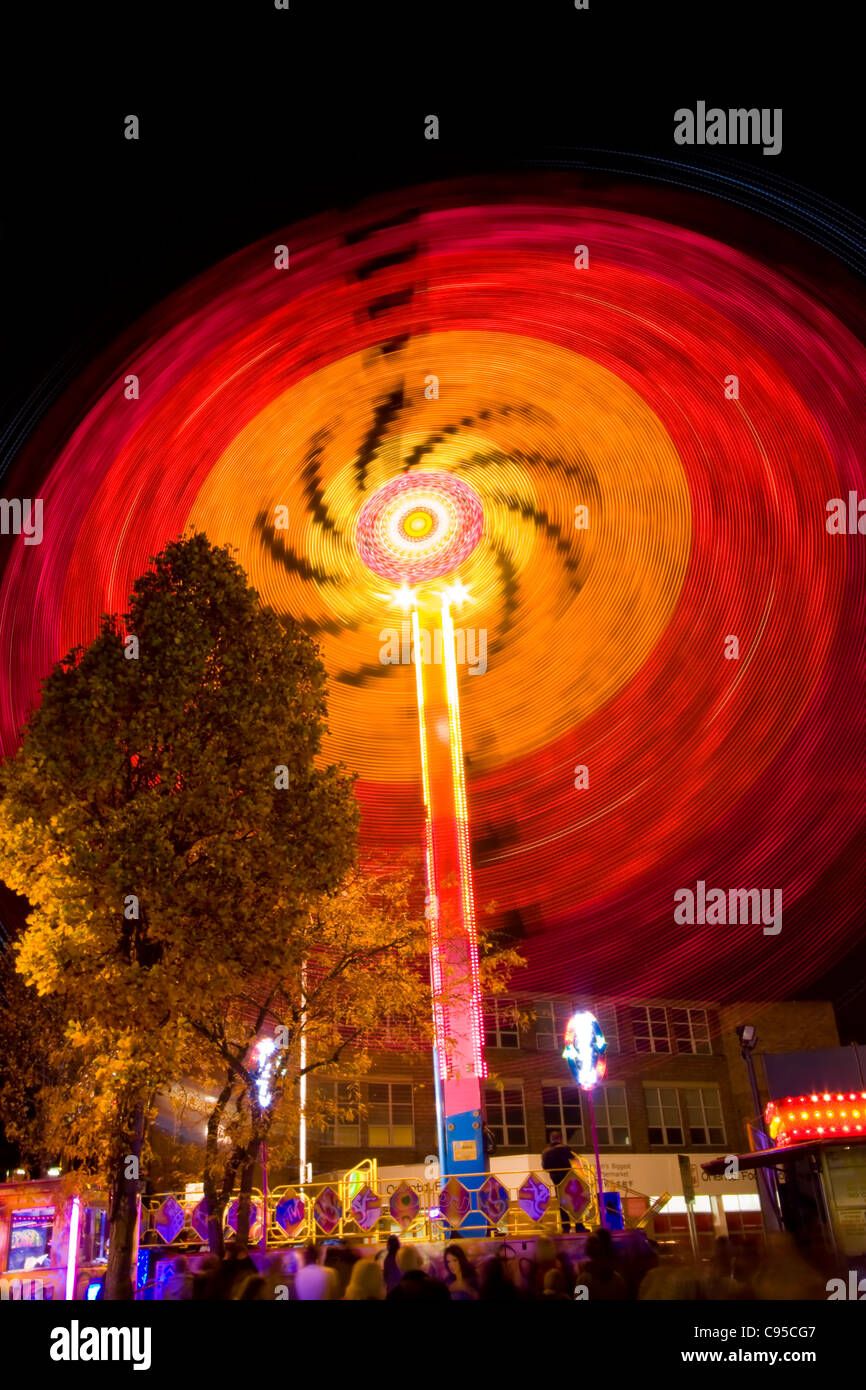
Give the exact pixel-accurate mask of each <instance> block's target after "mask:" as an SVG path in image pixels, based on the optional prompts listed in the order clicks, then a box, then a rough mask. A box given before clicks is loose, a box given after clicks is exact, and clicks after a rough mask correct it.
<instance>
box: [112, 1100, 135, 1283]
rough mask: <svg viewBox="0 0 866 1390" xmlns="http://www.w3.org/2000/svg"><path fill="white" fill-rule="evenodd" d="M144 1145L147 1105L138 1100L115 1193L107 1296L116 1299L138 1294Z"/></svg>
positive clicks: (119, 1166)
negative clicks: (132, 1173)
mask: <svg viewBox="0 0 866 1390" xmlns="http://www.w3.org/2000/svg"><path fill="white" fill-rule="evenodd" d="M143 1145H144V1105H143V1103H142V1102H141V1101H138V1102H137V1103H136V1106H135V1110H134V1112H133V1124H132V1142H131V1144H130V1148H129V1153H127V1154H122V1155H121V1156H120V1160H119V1162H118V1165H117V1173H116V1175H115V1182H114V1187H113V1190H112V1194H111V1207H110V1212H109V1233H108V1267H107V1269H106V1271H105V1297H106V1299H109V1300H111V1301H113V1302H114V1301H117V1302H123V1301H127V1302H128V1301H129V1300H130V1299H133V1298H134V1297H135V1280H134V1277H133V1269H132V1257H133V1251H134V1250H135V1237H136V1226H137V1222H138V1194H139V1174H140V1171H141V1169H140V1165H141V1151H142V1148H143ZM130 1158H135V1159H136V1163H135V1164H134V1165H131V1164H130V1163H129V1159H130ZM131 1167H134V1169H135V1173H136V1176H135V1177H128V1176H127V1171H128V1170H129V1169H130V1168H131Z"/></svg>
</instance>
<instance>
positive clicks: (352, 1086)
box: [329, 1081, 361, 1149]
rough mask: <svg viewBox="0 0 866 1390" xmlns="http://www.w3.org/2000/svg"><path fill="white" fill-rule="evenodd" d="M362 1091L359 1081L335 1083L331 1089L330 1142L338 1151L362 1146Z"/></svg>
mask: <svg viewBox="0 0 866 1390" xmlns="http://www.w3.org/2000/svg"><path fill="white" fill-rule="evenodd" d="M360 1094H361V1093H360V1089H359V1086H358V1082H357V1081H334V1082H332V1083H331V1085H330V1087H329V1099H330V1101H331V1106H332V1110H331V1137H330V1142H331V1143H332V1144H333V1145H334V1147H335V1148H337V1149H358V1148H360V1146H361V1115H360V1109H359V1106H360Z"/></svg>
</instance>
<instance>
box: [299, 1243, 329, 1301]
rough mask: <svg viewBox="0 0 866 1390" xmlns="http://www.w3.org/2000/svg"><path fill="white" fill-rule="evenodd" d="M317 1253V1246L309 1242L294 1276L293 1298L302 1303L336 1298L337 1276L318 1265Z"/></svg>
mask: <svg viewBox="0 0 866 1390" xmlns="http://www.w3.org/2000/svg"><path fill="white" fill-rule="evenodd" d="M319 1253H320V1252H319V1247H318V1245H315V1244H313V1243H312V1242H311V1243H310V1244H309V1245H308V1246H306V1247H305V1249H304V1254H303V1264H302V1266H301V1268H300V1269H299V1270H298V1272H297V1274H296V1275H295V1297H296V1298H298V1299H300V1300H301V1302H302V1303H320V1302H322V1301H324V1300H327V1299H333V1298H336V1296H337V1276H336V1274H335V1272H334V1270H333V1269H329V1268H328V1267H327V1266H325V1265H322V1264H320V1263H319Z"/></svg>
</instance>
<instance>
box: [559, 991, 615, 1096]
mask: <svg viewBox="0 0 866 1390" xmlns="http://www.w3.org/2000/svg"><path fill="white" fill-rule="evenodd" d="M606 1052H607V1041H606V1039H605V1036H604V1033H603V1032H602V1031H601V1024H600V1023H599V1021H598V1019H597V1018H596V1016H595V1014H591V1013H589V1011H588V1010H584V1011H583V1012H582V1013H576V1014H572V1016H571V1018H570V1019H569V1020H568V1024H567V1026H566V1029H565V1047H564V1048H563V1051H562V1055H563V1057H564V1058H565V1060H566V1061H567V1062H568V1065H569V1068H570V1070H571V1074H572V1076H573V1077H574V1079H575V1081H576V1082H577V1084H578V1086H580V1087H582V1088H583V1090H584V1091H591V1090H592V1088H593V1086H595V1085H596V1084H597V1083H598V1082H599V1081H601V1080H602V1079H603V1078H604V1076H605V1074H606V1073H607V1057H606V1055H605V1054H606Z"/></svg>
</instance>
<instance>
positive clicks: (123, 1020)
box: [0, 534, 358, 1297]
mask: <svg viewBox="0 0 866 1390" xmlns="http://www.w3.org/2000/svg"><path fill="white" fill-rule="evenodd" d="M324 718H325V673H324V668H323V667H322V664H321V662H320V661H319V658H318V653H317V649H316V647H315V644H314V643H313V642H312V640H311V639H310V638H309V636H308V635H307V634H306V633H304V632H303V630H302V629H301V628H300V627H299V626H298V625H297V624H295V623H294V622H292V621H291V620H289V619H285V618H278V617H277V616H276V614H274V613H273V612H272V611H270V610H269V609H266V608H262V607H261V606H260V605H259V603H258V598H257V595H256V593H255V591H254V590H253V589H251V588H250V587H249V586H248V584H247V581H246V577H245V575H244V573H243V571H242V570H241V568H240V567H239V566H238V565H237V564H236V562H235V561H234V560H233V559H232V557H231V555H230V553H229V552H228V550H227V549H221V548H218V547H215V546H212V545H211V544H210V543H209V541H208V540H207V538H206V537H205V536H203V535H201V534H195V535H191V536H189V537H187V538H186V539H183V540H178V541H175V542H172V543H171V544H170V545H168V546H167V547H166V549H165V550H164V551H163V552H162V553H161V554H160V555H158V556H157V557H156V558H155V559H154V560H153V561H152V565H151V568H150V569H149V570H148V571H147V573H145V574H144V575H143V576H142V577H141V578H140V579H138V580H137V581H136V583H135V586H134V591H133V595H132V597H131V600H130V607H129V612H128V613H127V614H125V615H124V616H123V617H122V618H119V617H117V616H111V615H106V616H104V617H103V619H102V621H101V625H100V631H99V634H98V636H97V637H96V638H95V639H94V640H93V641H92V642H91V643H90V645H89V646H87V647H77V648H75V649H74V650H73V651H71V652H70V653H69V654H68V655H67V656H66V657H65V658H64V659H63V660H62V661H60V662H59V663H58V664H57V665H56V666H55V667H54V669H53V671H52V672H51V674H50V675H49V676H48V678H47V679H46V681H45V682H44V683H43V687H42V696H41V703H40V705H39V707H38V708H37V709H36V710H35V711H33V712H32V713H31V715H30V716H29V718H28V721H27V725H26V728H25V731H24V737H23V742H22V746H21V748H20V749H19V750H18V752H17V753H16V754H15V755H14V756H13V757H12V758H10V759H8V760H7V761H6V762H5V763H4V765H3V767H2V769H0V875H2V877H3V878H4V879H5V881H6V882H7V883H8V884H9V885H10V886H11V887H13V888H14V889H16V891H18V892H20V893H23V894H25V895H26V897H27V898H28V899H29V901H30V903H31V906H32V911H31V913H30V915H29V917H28V921H27V926H26V928H25V931H24V933H23V935H22V938H21V940H20V942H19V943H17V946H16V954H17V968H18V970H19V971H20V972H21V974H22V976H23V977H24V979H25V981H26V982H27V983H28V984H30V985H32V986H34V987H35V988H36V990H37V991H38V992H39V994H40V995H49V996H53V997H55V998H56V1000H57V1002H58V1005H59V1006H60V1008H61V1011H62V1013H63V1017H64V1019H65V1032H64V1037H65V1039H66V1043H67V1044H68V1045H69V1046H71V1047H76V1048H78V1049H79V1051H80V1055H81V1056H82V1057H86V1058H87V1060H88V1065H87V1067H85V1068H84V1070H83V1071H82V1074H81V1077H80V1079H79V1082H78V1084H77V1085H76V1086H75V1087H74V1090H75V1092H76V1095H75V1096H74V1097H72V1098H71V1099H72V1100H75V1101H77V1102H80V1109H81V1111H82V1113H87V1112H88V1111H89V1114H90V1116H91V1118H92V1120H93V1122H94V1123H95V1124H97V1126H98V1129H97V1131H96V1132H95V1133H94V1135H93V1136H92V1144H93V1148H94V1150H95V1151H96V1152H97V1161H98V1164H99V1165H100V1167H101V1168H102V1169H103V1171H104V1175H105V1178H106V1180H107V1182H108V1184H109V1187H110V1191H111V1209H110V1219H111V1237H110V1247H109V1270H108V1277H107V1296H108V1297H131V1296H132V1273H131V1251H132V1239H133V1223H134V1220H135V1215H136V1198H137V1193H138V1173H139V1170H140V1164H141V1159H142V1153H143V1150H144V1143H145V1131H146V1126H147V1121H148V1118H149V1115H150V1113H151V1112H152V1107H153V1102H154V1097H155V1094H156V1091H157V1089H158V1088H159V1087H160V1086H162V1085H164V1084H165V1083H166V1082H167V1081H168V1080H170V1079H171V1078H172V1077H173V1076H175V1075H178V1074H180V1073H181V1072H182V1070H183V1067H184V1063H185V1059H186V1058H187V1057H188V1056H189V1055H190V1054H191V1053H192V1052H193V1051H194V1049H193V1044H192V1038H193V1036H194V1035H195V1036H197V1037H201V1036H202V1035H201V1034H200V1033H195V1030H194V1027H193V1024H192V1023H191V1021H190V1018H191V1015H192V1016H194V1017H195V1018H198V1017H199V1015H200V1014H201V1013H202V1011H204V1012H205V1013H214V1012H215V1013H217V1014H219V1013H220V1012H227V1011H228V1009H229V1006H230V1001H231V1000H232V998H233V995H234V994H235V992H236V991H237V988H238V982H239V981H249V980H252V979H255V978H257V977H259V976H263V977H264V978H273V977H275V976H276V977H280V976H281V975H282V973H283V971H284V965H285V947H284V942H285V940H286V939H287V938H291V937H292V935H293V933H295V932H297V931H298V929H299V926H300V928H301V930H303V924H304V923H305V922H306V921H307V920H308V918H309V913H310V910H311V907H312V904H313V903H314V902H315V900H316V899H317V898H318V897H319V896H320V895H321V894H323V893H328V892H329V891H331V890H332V889H333V888H334V887H335V886H336V885H337V884H339V883H340V882H341V881H342V880H343V879H344V878H345V876H346V874H347V872H348V871H349V870H350V868H351V867H352V865H353V863H354V860H355V854H356V848H355V840H356V831H357V822H358V809H357V805H356V803H355V800H354V797H353V795H352V787H351V778H350V777H349V776H348V775H347V774H346V772H345V771H344V770H343V769H342V768H337V767H333V766H332V767H321V766H319V765H318V763H317V756H318V754H319V752H320V748H321V740H322V733H323V730H324ZM85 1087H87V1088H92V1089H91V1090H90V1091H89V1092H88V1093H87V1094H85V1090H84V1088H85Z"/></svg>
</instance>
